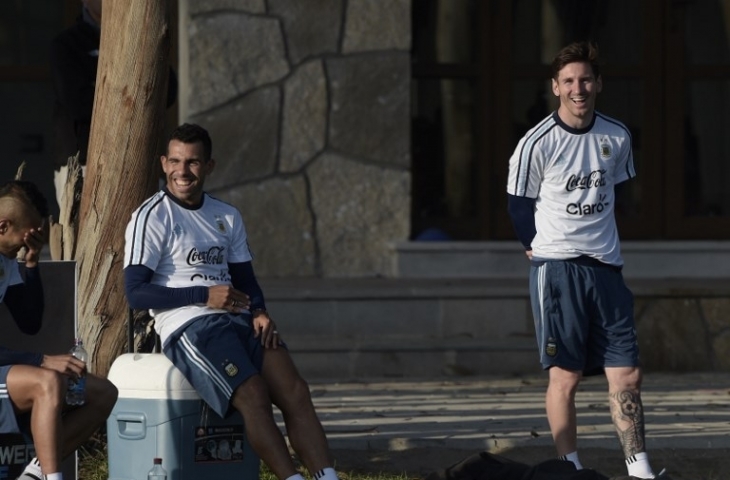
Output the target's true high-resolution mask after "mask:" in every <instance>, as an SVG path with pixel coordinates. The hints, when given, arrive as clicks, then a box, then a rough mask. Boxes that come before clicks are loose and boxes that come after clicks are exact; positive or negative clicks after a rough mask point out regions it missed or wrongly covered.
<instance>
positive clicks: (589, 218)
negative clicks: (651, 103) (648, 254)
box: [507, 42, 668, 479]
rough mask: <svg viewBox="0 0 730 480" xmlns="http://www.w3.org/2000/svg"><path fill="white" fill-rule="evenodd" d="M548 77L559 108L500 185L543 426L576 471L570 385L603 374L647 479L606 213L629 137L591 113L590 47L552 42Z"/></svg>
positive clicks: (628, 300) (616, 249) (628, 155)
mask: <svg viewBox="0 0 730 480" xmlns="http://www.w3.org/2000/svg"><path fill="white" fill-rule="evenodd" d="M552 74H553V78H552V90H553V94H554V95H555V96H556V97H558V98H559V99H560V106H559V108H558V110H557V112H553V113H552V114H551V115H550V116H548V117H547V118H545V119H544V120H542V121H541V122H540V123H539V124H538V125H537V126H536V127H534V128H533V129H531V130H530V131H529V132H527V134H526V135H525V136H524V137H523V138H522V139H521V140H520V142H519V143H518V145H517V148H516V150H515V152H514V154H513V155H512V158H510V163H509V179H508V185H507V193H508V197H509V213H510V215H511V217H512V221H513V224H514V227H515V230H516V232H517V236H518V238H519V240H520V242H522V244H523V245H524V247H525V250H526V253H527V257H528V258H529V259H530V262H531V267H530V297H531V300H532V310H533V315H534V317H535V331H536V336H537V343H538V347H539V350H540V361H541V363H542V366H543V368H545V369H546V370H548V373H549V384H548V388H547V394H546V396H545V404H546V410H547V417H548V422H549V424H550V430H551V432H552V436H553V440H554V441H555V446H556V448H557V453H558V455H559V456H560V457H561V458H563V459H564V460H569V461H572V462H573V463H574V464H575V466H576V468H578V469H581V468H582V466H581V463H580V461H579V460H578V452H577V446H578V445H577V422H576V411H575V393H576V390H577V387H578V383H579V382H580V380H581V378H582V377H583V375H595V374H600V373H602V372H605V375H606V378H607V380H608V394H609V403H610V410H611V418H612V420H613V424H614V426H615V427H616V431H617V432H618V437H619V441H620V442H621V446H622V447H623V451H624V455H625V457H626V465H627V468H628V472H629V475H631V476H633V477H636V478H642V479H646V478H658V477H657V476H655V475H654V472H653V470H652V468H651V466H650V465H649V460H648V458H647V454H646V447H645V443H644V410H643V406H642V403H641V393H640V391H641V378H642V373H641V367H640V362H639V349H638V343H637V339H636V329H635V324H634V316H633V314H634V312H633V308H634V302H633V295H632V293H631V292H630V291H629V290H628V288H627V287H626V285H625V284H624V280H623V276H622V274H621V268H622V266H623V259H622V258H621V251H620V245H619V237H618V232H617V229H616V221H615V218H614V205H615V202H616V197H615V193H614V189H615V187H616V185H618V184H620V183H621V182H624V181H626V180H629V179H630V178H633V177H634V176H635V175H636V172H635V170H634V163H633V154H632V151H631V134H630V133H629V131H628V129H627V128H626V127H625V126H624V125H623V124H622V123H620V122H618V121H616V120H614V119H612V118H609V117H607V116H605V115H603V114H601V113H599V112H596V111H595V103H596V97H597V96H598V93H599V92H600V91H601V89H602V87H603V80H602V78H601V73H600V67H599V63H598V51H597V49H596V47H595V46H594V45H592V44H589V43H586V42H581V43H574V44H571V45H568V46H567V47H565V48H563V49H562V50H561V51H560V52H559V53H558V54H557V56H556V57H555V59H554V60H553V62H552ZM662 474H663V472H662V473H660V475H659V476H660V477H662V478H668V477H666V476H662Z"/></svg>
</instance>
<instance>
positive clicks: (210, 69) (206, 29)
mask: <svg viewBox="0 0 730 480" xmlns="http://www.w3.org/2000/svg"><path fill="white" fill-rule="evenodd" d="M187 36H188V45H189V47H188V51H189V55H190V57H189V71H190V74H189V82H190V85H189V90H188V92H187V94H188V95H187V98H185V99H183V100H184V101H187V106H188V112H189V114H191V115H194V114H196V113H200V112H204V111H207V110H210V109H211V108H213V107H216V106H218V105H222V104H224V103H226V102H230V101H231V100H233V99H235V98H236V97H238V96H240V95H243V94H244V93H247V92H248V91H250V90H252V89H254V88H256V87H259V86H262V85H265V84H267V83H272V82H275V81H277V80H280V79H281V78H283V77H284V76H286V75H288V74H289V64H288V62H287V59H286V54H285V48H284V39H283V37H282V32H281V27H280V26H279V21H278V20H277V19H275V18H267V17H263V16H250V15H246V14H238V13H220V14H216V15H211V16H201V17H197V18H193V19H192V20H191V22H190V26H189V28H188V31H187Z"/></svg>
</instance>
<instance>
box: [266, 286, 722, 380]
mask: <svg viewBox="0 0 730 480" xmlns="http://www.w3.org/2000/svg"><path fill="white" fill-rule="evenodd" d="M627 283H628V285H629V288H631V289H632V291H633V292H634V295H635V297H636V302H637V308H638V309H639V310H640V315H639V313H637V315H639V317H637V322H640V321H642V320H641V318H646V320H644V321H645V322H651V324H653V323H654V322H655V321H658V320H655V317H656V318H661V320H662V321H663V325H665V326H664V327H662V328H663V331H664V333H662V335H668V337H667V338H668V339H671V338H674V337H676V338H678V339H679V338H688V337H687V334H686V333H682V332H681V331H680V330H677V331H676V332H675V331H674V329H681V327H682V326H686V325H687V322H688V321H694V320H692V319H691V318H685V317H684V316H685V315H696V313H693V312H695V310H696V309H699V310H697V311H701V312H702V313H701V314H698V315H700V320H701V319H702V318H707V319H708V320H707V322H709V323H708V326H707V327H701V326H698V327H697V328H707V329H708V331H710V330H711V329H713V328H714V329H718V328H722V325H723V323H722V322H723V320H722V319H723V318H726V317H728V316H727V315H724V314H722V312H723V311H724V310H723V309H725V308H726V306H729V305H730V302H728V301H727V299H728V298H730V279H717V278H709V279H707V278H705V279H700V278H690V279H670V280H666V279H665V280H649V279H628V280H627ZM261 284H262V287H263V289H264V292H265V293H266V298H267V305H268V308H269V310H270V312H271V314H272V317H273V318H274V320H275V321H276V322H277V325H278V327H279V330H280V331H281V333H282V336H283V339H284V340H285V341H286V342H287V345H288V347H289V349H290V351H291V353H292V356H293V357H294V358H295V361H296V363H297V365H298V367H299V369H300V370H301V371H302V373H303V374H304V375H305V377H306V378H311V379H353V380H359V379H363V378H376V377H403V378H424V377H425V378H433V377H444V376H446V377H448V376H462V375H491V374H521V375H522V374H532V373H536V372H539V368H540V367H539V364H538V358H537V348H536V346H535V340H534V327H533V319H532V311H531V307H530V301H529V292H528V285H527V280H526V279H516V278H503V279H484V278H482V279H475V278H472V279H448V278H446V279H428V278H415V279H414V278H411V279H403V278H401V279H395V278H351V279H344V278H341V279H313V278H299V279H296V278H287V279H261ZM677 301H679V302H680V303H676V302H677ZM657 302H660V303H657ZM663 302H666V303H663ZM682 305H685V306H684V307H682ZM687 305H689V307H687ZM680 307H681V308H680ZM728 313H730V312H728ZM657 315H659V316H658V317H657ZM673 316H676V317H677V318H673ZM692 318H694V317H692ZM703 322H704V320H703ZM647 325H650V323H647ZM713 325H715V326H713ZM717 325H719V326H717ZM640 326H641V325H640ZM723 331H724V330H723ZM673 332H674V333H673ZM675 334H676V335H675ZM672 335H673V336H672ZM641 338H642V337H640V340H641ZM643 338H644V339H645V341H647V342H648V341H652V342H653V343H651V344H650V345H649V344H647V347H651V348H647V349H643V350H642V351H644V352H648V353H651V354H652V355H654V357H656V360H655V361H654V362H653V363H652V365H659V366H661V365H663V363H666V362H669V363H671V365H672V366H673V368H680V367H681V368H690V367H691V365H689V364H688V365H689V366H688V367H682V365H683V364H684V363H687V361H688V360H686V359H692V358H697V355H695V354H689V353H687V352H689V351H691V350H692V349H697V348H705V347H702V345H700V346H698V345H694V344H693V343H692V342H693V341H694V340H693V341H688V342H685V343H683V344H681V346H678V345H674V344H673V343H672V342H673V340H672V341H669V340H667V344H666V345H662V344H657V343H656V340H657V338H655V334H652V335H650V336H645V337H643ZM702 338H704V337H702ZM642 348H643V347H642ZM685 349H689V350H687V352H685V351H684V350H685ZM692 351H693V350H692ZM718 352H719V353H716V355H718V358H720V356H722V353H721V352H720V351H719V350H718ZM685 353H686V354H685ZM677 357H679V359H677ZM685 357H686V359H685ZM649 360H651V358H649ZM708 361H710V360H708ZM710 362H715V363H717V362H719V360H712V361H710ZM690 363H691V362H690ZM718 364H721V362H720V363H718Z"/></svg>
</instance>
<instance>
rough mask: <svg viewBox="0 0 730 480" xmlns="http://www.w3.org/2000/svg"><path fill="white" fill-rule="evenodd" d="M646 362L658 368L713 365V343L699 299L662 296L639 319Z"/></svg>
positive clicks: (650, 367) (696, 368)
mask: <svg viewBox="0 0 730 480" xmlns="http://www.w3.org/2000/svg"><path fill="white" fill-rule="evenodd" d="M637 332H638V336H639V349H640V352H641V359H642V363H643V365H644V366H645V367H646V369H647V370H654V371H681V372H691V371H706V370H712V368H713V363H714V362H713V355H712V348H711V345H709V343H708V333H707V326H706V325H705V324H704V322H703V320H702V317H701V315H700V311H699V305H698V302H697V300H696V299H685V298H658V299H655V300H654V301H653V302H651V303H650V304H649V305H648V306H647V308H646V309H645V310H644V311H643V313H642V314H641V316H640V317H639V318H637Z"/></svg>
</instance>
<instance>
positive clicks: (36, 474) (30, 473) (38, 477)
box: [16, 457, 43, 480]
mask: <svg viewBox="0 0 730 480" xmlns="http://www.w3.org/2000/svg"><path fill="white" fill-rule="evenodd" d="M16 480H43V472H42V471H41V464H40V462H39V461H38V458H37V457H33V459H32V460H31V461H30V463H29V464H28V465H26V466H25V470H23V473H21V474H20V476H19V477H18V478H17V479H16Z"/></svg>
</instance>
